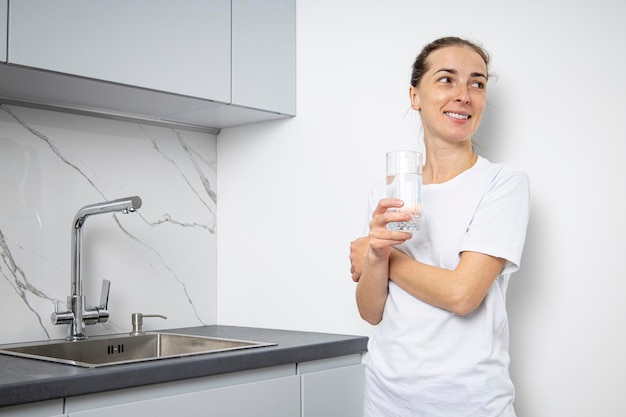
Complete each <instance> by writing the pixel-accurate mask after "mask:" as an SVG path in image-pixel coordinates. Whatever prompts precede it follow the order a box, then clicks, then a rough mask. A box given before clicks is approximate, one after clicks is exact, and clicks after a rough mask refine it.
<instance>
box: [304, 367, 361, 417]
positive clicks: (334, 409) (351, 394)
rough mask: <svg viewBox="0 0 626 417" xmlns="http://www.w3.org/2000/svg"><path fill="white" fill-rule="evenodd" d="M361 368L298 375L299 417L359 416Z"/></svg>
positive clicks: (345, 368) (344, 368)
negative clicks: (300, 387)
mask: <svg viewBox="0 0 626 417" xmlns="http://www.w3.org/2000/svg"><path fill="white" fill-rule="evenodd" d="M364 389H365V365H363V364H360V365H352V366H347V367H343V368H337V369H330V370H326V371H320V372H312V373H306V374H303V375H302V417H327V416H341V417H361V416H362V415H363V396H364Z"/></svg>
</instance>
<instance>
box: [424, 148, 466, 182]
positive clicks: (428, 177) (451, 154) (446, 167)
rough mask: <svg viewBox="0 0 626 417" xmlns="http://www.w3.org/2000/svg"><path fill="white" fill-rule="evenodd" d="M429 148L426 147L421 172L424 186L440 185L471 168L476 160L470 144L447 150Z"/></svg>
mask: <svg viewBox="0 0 626 417" xmlns="http://www.w3.org/2000/svg"><path fill="white" fill-rule="evenodd" d="M459 145H460V144H459ZM431 148H432V147H429V146H428V145H427V146H426V155H427V157H426V164H425V165H424V169H423V172H422V176H423V178H422V181H423V183H424V184H441V183H444V182H446V181H449V180H451V179H452V178H454V177H456V176H457V175H459V174H460V173H462V172H464V171H467V170H468V169H470V168H471V167H473V166H474V164H475V163H476V161H477V160H478V155H476V154H475V153H474V151H473V149H472V146H471V143H469V144H468V146H457V147H452V148H447V149H436V148H435V149H431Z"/></svg>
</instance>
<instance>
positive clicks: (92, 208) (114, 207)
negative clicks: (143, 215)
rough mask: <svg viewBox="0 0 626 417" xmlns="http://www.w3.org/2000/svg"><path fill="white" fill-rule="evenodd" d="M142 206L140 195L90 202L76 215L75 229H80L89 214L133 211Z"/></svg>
mask: <svg viewBox="0 0 626 417" xmlns="http://www.w3.org/2000/svg"><path fill="white" fill-rule="evenodd" d="M140 207H141V198H139V197H138V196H133V197H126V198H120V199H117V200H113V201H104V202H102V203H96V204H89V205H87V206H84V207H83V208H81V209H80V210H78V212H77V213H76V216H74V223H73V224H74V229H80V228H81V227H82V226H83V223H84V222H85V219H86V218H87V217H88V216H91V215H94V214H102V213H113V212H116V211H119V212H122V213H124V214H126V213H132V212H134V211H135V210H137V209H139V208H140Z"/></svg>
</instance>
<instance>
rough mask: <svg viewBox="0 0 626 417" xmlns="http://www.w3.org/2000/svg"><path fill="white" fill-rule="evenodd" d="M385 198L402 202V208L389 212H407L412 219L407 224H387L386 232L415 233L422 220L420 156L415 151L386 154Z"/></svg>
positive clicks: (392, 209) (391, 209)
mask: <svg viewBox="0 0 626 417" xmlns="http://www.w3.org/2000/svg"><path fill="white" fill-rule="evenodd" d="M387 197H389V198H398V199H400V200H402V201H403V202H404V205H403V206H402V207H397V208H390V209H389V211H402V212H409V213H411V214H412V215H413V219H412V220H411V221H407V222H390V223H387V230H402V231H415V230H417V229H418V227H419V223H420V220H421V218H422V154H421V153H419V152H416V151H406V150H401V151H393V152H389V153H387Z"/></svg>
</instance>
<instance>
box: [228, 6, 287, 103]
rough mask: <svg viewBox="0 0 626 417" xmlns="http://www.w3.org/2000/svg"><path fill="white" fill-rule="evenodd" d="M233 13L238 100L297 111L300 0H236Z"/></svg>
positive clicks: (234, 98)
mask: <svg viewBox="0 0 626 417" xmlns="http://www.w3.org/2000/svg"><path fill="white" fill-rule="evenodd" d="M232 15H233V33H232V43H233V55H232V60H233V63H232V66H233V67H232V76H233V89H232V103H233V104H237V105H241V106H245V107H253V108H257V109H265V110H269V111H274V112H277V113H283V114H289V115H295V114H296V2H295V0H264V1H258V0H232Z"/></svg>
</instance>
